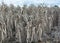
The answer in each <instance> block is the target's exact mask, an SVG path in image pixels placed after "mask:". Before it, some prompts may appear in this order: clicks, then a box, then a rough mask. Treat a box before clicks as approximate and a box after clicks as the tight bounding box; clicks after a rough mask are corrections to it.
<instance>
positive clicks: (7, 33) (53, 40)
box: [0, 3, 60, 43]
mask: <svg viewBox="0 0 60 43" xmlns="http://www.w3.org/2000/svg"><path fill="white" fill-rule="evenodd" d="M0 43H60V8H59V7H47V6H40V5H39V6H34V5H30V6H28V7H27V6H26V5H24V6H23V7H20V6H17V7H16V6H14V5H12V4H11V5H10V6H7V5H6V4H4V3H3V4H2V5H0Z"/></svg>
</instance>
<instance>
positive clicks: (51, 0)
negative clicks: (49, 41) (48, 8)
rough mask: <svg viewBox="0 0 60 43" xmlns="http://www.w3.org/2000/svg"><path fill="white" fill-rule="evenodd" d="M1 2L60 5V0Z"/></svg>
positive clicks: (9, 1) (6, 1)
mask: <svg viewBox="0 0 60 43" xmlns="http://www.w3.org/2000/svg"><path fill="white" fill-rule="evenodd" d="M1 2H4V3H5V4H7V5H9V4H14V5H15V6H16V5H20V6H23V5H24V4H27V5H30V4H34V5H38V4H40V3H45V4H46V5H58V6H60V0H0V4H1Z"/></svg>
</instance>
